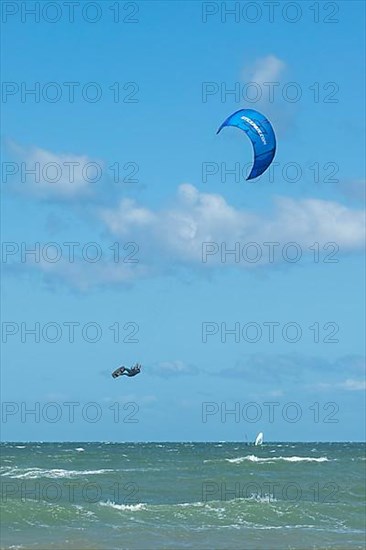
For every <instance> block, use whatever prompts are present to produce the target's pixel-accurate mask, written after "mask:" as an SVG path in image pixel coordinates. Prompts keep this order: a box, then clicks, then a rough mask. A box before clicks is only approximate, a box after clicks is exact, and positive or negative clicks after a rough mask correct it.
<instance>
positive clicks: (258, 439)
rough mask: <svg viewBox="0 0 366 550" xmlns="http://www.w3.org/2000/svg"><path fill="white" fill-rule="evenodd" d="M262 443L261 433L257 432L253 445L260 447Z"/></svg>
mask: <svg viewBox="0 0 366 550" xmlns="http://www.w3.org/2000/svg"><path fill="white" fill-rule="evenodd" d="M262 443H263V432H259V434H258V435H257V437H256V438H255V443H254V445H262Z"/></svg>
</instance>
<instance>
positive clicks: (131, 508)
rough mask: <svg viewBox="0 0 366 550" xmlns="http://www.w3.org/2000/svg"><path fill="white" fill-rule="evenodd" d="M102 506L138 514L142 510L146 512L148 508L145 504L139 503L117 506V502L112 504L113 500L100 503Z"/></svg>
mask: <svg viewBox="0 0 366 550" xmlns="http://www.w3.org/2000/svg"><path fill="white" fill-rule="evenodd" d="M99 504H100V506H107V507H109V508H114V509H115V510H121V511H122V512H124V511H127V512H138V511H140V510H146V508H147V506H146V504H144V503H143V502H139V503H138V504H116V503H115V502H112V501H111V500H107V501H106V502H99Z"/></svg>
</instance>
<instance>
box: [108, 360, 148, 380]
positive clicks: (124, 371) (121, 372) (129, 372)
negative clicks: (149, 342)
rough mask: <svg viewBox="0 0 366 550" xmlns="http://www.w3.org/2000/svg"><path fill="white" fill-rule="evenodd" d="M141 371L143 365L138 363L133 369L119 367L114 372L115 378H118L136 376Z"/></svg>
mask: <svg viewBox="0 0 366 550" xmlns="http://www.w3.org/2000/svg"><path fill="white" fill-rule="evenodd" d="M140 371H141V365H139V364H138V363H136V365H134V366H133V367H131V368H130V369H129V368H127V367H118V369H116V370H115V371H114V372H112V376H113V378H118V376H129V377H131V376H136V374H139V372H140Z"/></svg>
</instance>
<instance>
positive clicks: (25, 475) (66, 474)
mask: <svg viewBox="0 0 366 550" xmlns="http://www.w3.org/2000/svg"><path fill="white" fill-rule="evenodd" d="M113 471H114V470H109V469H108V470H107V469H102V470H63V469H61V468H54V469H50V470H46V469H43V468H23V469H22V468H19V469H18V468H11V469H10V470H8V471H6V472H4V473H2V475H3V476H6V477H11V478H13V479H38V478H40V477H48V478H51V479H59V478H71V477H79V476H87V475H98V474H104V473H106V472H113Z"/></svg>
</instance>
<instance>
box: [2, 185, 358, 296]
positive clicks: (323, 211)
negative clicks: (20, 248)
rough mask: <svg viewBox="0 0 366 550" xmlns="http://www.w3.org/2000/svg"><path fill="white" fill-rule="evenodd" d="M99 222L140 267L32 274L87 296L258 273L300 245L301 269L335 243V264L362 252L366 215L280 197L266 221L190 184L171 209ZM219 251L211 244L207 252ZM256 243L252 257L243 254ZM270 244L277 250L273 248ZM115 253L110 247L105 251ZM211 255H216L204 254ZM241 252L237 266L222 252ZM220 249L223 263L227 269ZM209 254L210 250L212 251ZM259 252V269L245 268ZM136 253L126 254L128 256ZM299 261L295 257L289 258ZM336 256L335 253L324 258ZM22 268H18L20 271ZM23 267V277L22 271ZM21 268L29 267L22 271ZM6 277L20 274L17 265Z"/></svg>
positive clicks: (65, 265) (73, 267)
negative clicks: (176, 277)
mask: <svg viewBox="0 0 366 550" xmlns="http://www.w3.org/2000/svg"><path fill="white" fill-rule="evenodd" d="M96 216H98V217H99V221H100V222H101V223H102V225H103V233H104V237H106V235H107V233H109V234H110V235H111V236H112V238H113V240H115V241H117V240H118V241H120V244H121V248H122V247H123V246H125V244H126V243H127V242H130V243H131V242H133V243H136V245H135V247H136V251H137V252H136V253H135V254H134V260H137V262H136V263H129V262H127V261H120V262H118V263H114V262H113V260H112V259H111V255H110V253H109V255H106V256H103V258H102V260H101V261H98V262H96V263H89V262H85V261H83V260H82V259H81V258H79V259H77V258H76V259H75V261H74V262H73V263H71V262H69V261H68V258H67V256H65V257H62V259H61V260H60V261H58V262H55V263H52V262H51V263H50V262H47V261H45V260H44V259H41V261H39V262H35V261H33V263H31V262H32V259H31V258H29V259H27V266H28V267H29V268H32V269H33V270H39V271H41V272H42V273H43V274H44V275H45V278H46V281H47V282H48V283H51V284H52V283H53V282H54V281H56V282H57V281H64V282H66V283H67V284H69V285H70V286H71V287H73V288H76V289H79V290H87V289H88V288H90V287H92V286H99V285H104V284H107V285H108V284H111V285H113V284H131V283H133V282H134V281H136V280H137V279H141V278H146V277H151V276H155V275H159V274H167V273H171V272H172V269H175V270H176V269H177V268H185V269H186V268H188V269H195V270H197V269H199V270H209V269H212V268H217V269H218V268H223V267H224V266H225V268H226V269H227V267H228V265H227V264H231V265H233V266H235V267H236V268H239V269H255V268H258V267H263V266H270V265H276V264H279V263H281V262H284V261H285V260H284V257H283V253H282V252H283V249H284V247H285V246H287V244H288V243H289V242H295V243H297V247H298V250H299V251H300V253H301V256H300V257H301V262H303V261H305V258H306V255H308V257H309V258H311V259H313V257H314V256H313V254H314V253H313V252H311V251H310V250H309V246H312V245H313V244H314V243H316V242H317V243H319V247H320V248H322V247H323V246H324V245H325V244H326V243H336V245H337V246H338V247H339V252H337V254H336V257H338V255H339V254H341V253H344V252H352V251H358V250H361V249H362V247H363V243H364V223H365V213H364V211H363V210H360V209H355V208H349V207H347V206H344V205H342V204H340V203H337V202H333V201H325V200H320V199H293V198H286V197H278V198H277V199H276V200H275V203H274V207H273V208H272V211H270V212H268V213H266V214H263V213H260V214H259V213H255V212H253V211H252V210H247V209H243V208H237V207H236V206H235V205H231V204H229V203H228V202H227V201H226V200H225V198H224V197H223V196H221V195H219V194H214V193H202V192H200V191H199V190H198V189H197V188H196V187H194V186H193V185H190V184H183V185H181V186H180V187H179V188H178V193H177V196H176V199H175V201H174V202H173V204H172V205H171V206H170V207H168V208H162V209H158V208H157V209H150V208H147V207H146V206H143V205H140V204H138V203H137V202H136V201H133V200H130V199H122V200H121V201H120V203H119V204H117V205H116V206H115V207H114V208H100V209H99V211H96ZM205 243H214V244H209V245H208V244H205ZM248 243H256V249H255V247H254V248H253V245H251V246H252V249H251V252H250V253H249V249H248V254H247V256H245V255H243V249H244V247H245V245H247V244H248ZM265 243H278V244H275V245H273V246H272V252H273V257H271V254H270V252H269V250H270V247H269V246H268V244H267V245H266V244H265ZM106 246H107V247H110V243H109V244H108V245H106ZM212 246H213V247H214V248H215V250H213V253H212V254H210V255H208V254H206V251H207V249H208V248H210V247H212ZM235 247H236V248H237V250H239V254H237V256H239V261H237V262H236V261H235V260H236V259H237V258H235V256H234V255H233V254H231V255H227V256H226V257H225V250H233V249H235ZM221 249H223V254H224V256H223V257H224V260H223V261H222V255H221ZM210 250H212V248H210ZM256 250H257V251H258V250H259V252H260V254H261V255H260V256H259V257H258V261H255V262H253V261H248V259H247V258H248V257H249V256H250V254H251V255H252V256H253V254H254V255H255V254H256V253H257V252H256ZM128 252H131V250H130V249H129V250H127V251H125V255H127V254H128ZM294 252H295V253H296V250H295V248H292V249H291V252H290V255H291V254H294ZM330 252H333V249H332V248H330V249H329V250H328V252H327V253H330ZM20 267H21V266H20ZM20 267H18V269H20ZM23 267H24V266H23ZM9 269H11V270H14V269H17V266H16V265H15V264H14V265H13V264H12V265H9Z"/></svg>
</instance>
